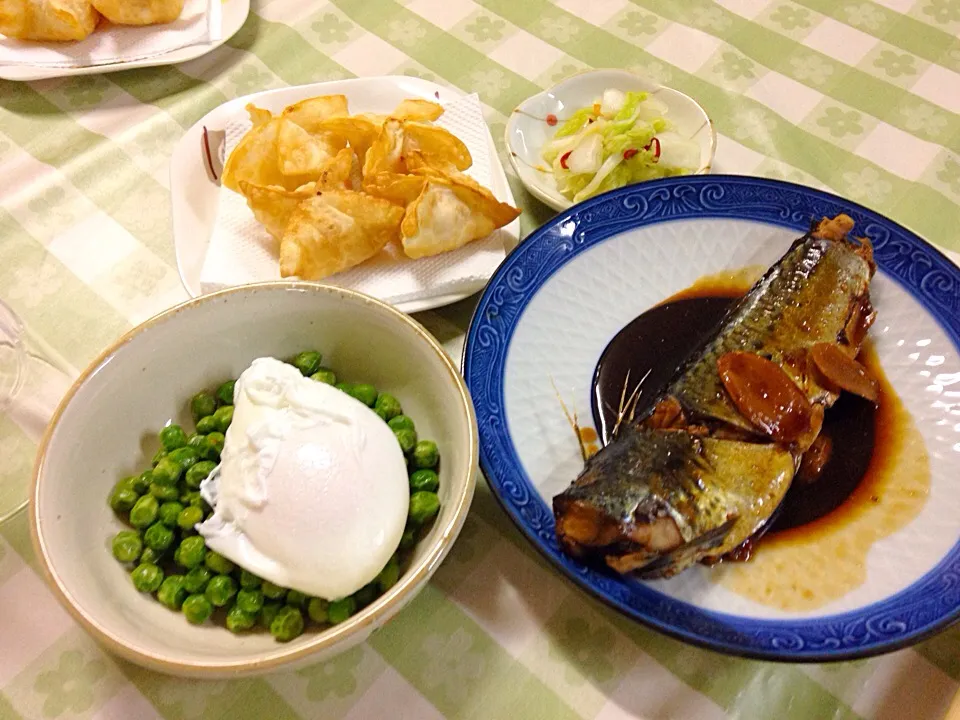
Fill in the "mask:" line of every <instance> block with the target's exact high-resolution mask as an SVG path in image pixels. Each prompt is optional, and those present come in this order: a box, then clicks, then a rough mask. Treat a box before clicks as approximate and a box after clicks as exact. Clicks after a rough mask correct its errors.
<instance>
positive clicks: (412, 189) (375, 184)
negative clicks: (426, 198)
mask: <svg viewBox="0 0 960 720" xmlns="http://www.w3.org/2000/svg"><path fill="white" fill-rule="evenodd" d="M426 181H427V180H426V178H425V177H423V176H422V175H400V174H397V173H386V172H385V173H379V174H377V175H374V176H373V177H370V178H367V179H366V180H365V182H364V183H363V189H364V190H365V191H366V192H368V193H370V194H371V195H376V196H377V197H381V198H384V199H385V200H389V201H390V202H392V203H395V204H397V205H402V206H403V207H406V206H407V205H409V204H410V203H412V202H413V201H414V200H416V199H417V198H418V197H419V196H420V193H422V192H423V186H424V184H425V183H426Z"/></svg>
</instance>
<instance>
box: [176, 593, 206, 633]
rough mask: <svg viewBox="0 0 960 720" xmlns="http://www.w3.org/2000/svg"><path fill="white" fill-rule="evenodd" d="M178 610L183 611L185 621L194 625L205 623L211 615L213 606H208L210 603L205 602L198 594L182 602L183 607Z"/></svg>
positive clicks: (204, 598)
mask: <svg viewBox="0 0 960 720" xmlns="http://www.w3.org/2000/svg"><path fill="white" fill-rule="evenodd" d="M180 609H181V610H182V611H183V614H184V615H186V617H187V620H188V621H189V622H191V623H193V624H194V625H199V624H200V623H204V622H206V621H207V619H208V618H209V617H210V616H211V615H213V605H211V604H210V601H209V600H207V598H206V597H205V596H203V595H200V594H199V593H197V594H195V595H191V596H189V597H188V598H187V599H186V600H184V601H183V606H182V607H181V608H180Z"/></svg>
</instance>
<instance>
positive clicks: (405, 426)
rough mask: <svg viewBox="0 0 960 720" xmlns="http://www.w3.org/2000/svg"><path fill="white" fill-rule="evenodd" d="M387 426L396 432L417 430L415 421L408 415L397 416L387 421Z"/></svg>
mask: <svg viewBox="0 0 960 720" xmlns="http://www.w3.org/2000/svg"><path fill="white" fill-rule="evenodd" d="M387 425H389V426H390V429H391V430H393V431H394V432H396V431H397V430H416V427H415V426H414V424H413V420H411V419H410V418H409V417H407V416H406V415H397V416H396V417H393V418H391V419H390V420H388V421H387Z"/></svg>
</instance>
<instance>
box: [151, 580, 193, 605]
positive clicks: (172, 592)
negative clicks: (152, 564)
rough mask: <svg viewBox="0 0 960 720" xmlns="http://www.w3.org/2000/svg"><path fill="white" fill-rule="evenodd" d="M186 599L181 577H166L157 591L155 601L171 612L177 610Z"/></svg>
mask: <svg viewBox="0 0 960 720" xmlns="http://www.w3.org/2000/svg"><path fill="white" fill-rule="evenodd" d="M186 597H187V591H186V589H185V588H184V587H183V575H168V576H167V577H166V578H164V580H163V582H162V583H161V584H160V589H159V590H157V600H159V601H160V603H161V604H162V605H166V606H167V607H168V608H171V609H173V610H179V609H180V606H181V605H183V601H184V599H185V598H186Z"/></svg>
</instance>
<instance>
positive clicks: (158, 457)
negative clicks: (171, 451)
mask: <svg viewBox="0 0 960 720" xmlns="http://www.w3.org/2000/svg"><path fill="white" fill-rule="evenodd" d="M166 456H167V449H166V448H165V447H161V448H160V449H159V450H157V452H156V454H155V455H154V456H153V459H152V460H151V461H150V464H151V465H152V466H153V467H156V466H157V463H158V462H160V461H161V460H162V459H163V458H165V457H166Z"/></svg>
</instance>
